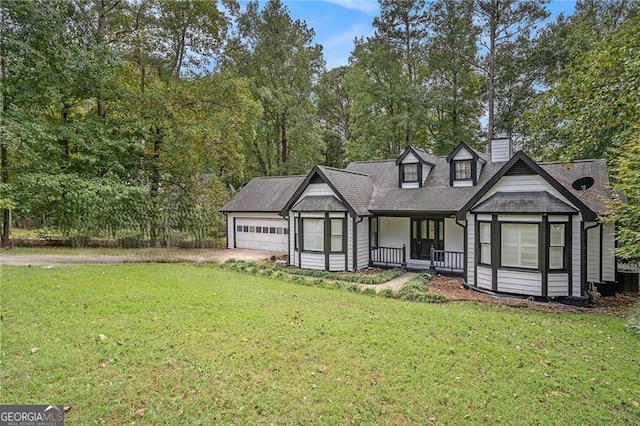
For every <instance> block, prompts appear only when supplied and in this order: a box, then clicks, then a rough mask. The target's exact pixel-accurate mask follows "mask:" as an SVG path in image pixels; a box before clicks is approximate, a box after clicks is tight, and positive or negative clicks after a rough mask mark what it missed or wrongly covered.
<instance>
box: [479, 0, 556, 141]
mask: <svg viewBox="0 0 640 426" xmlns="http://www.w3.org/2000/svg"><path fill="white" fill-rule="evenodd" d="M546 3H548V0H545V1H538V0H476V1H475V13H476V16H477V19H478V20H479V25H480V26H481V28H482V36H481V38H480V40H481V42H480V44H481V45H482V46H483V47H484V49H486V54H485V55H484V60H483V61H482V63H481V64H480V69H481V70H482V71H483V73H484V75H485V79H486V84H487V115H488V122H487V140H491V139H493V136H494V134H496V132H501V131H505V132H507V133H509V134H512V133H513V131H514V123H515V120H516V118H517V117H518V115H519V114H520V113H521V112H522V111H523V109H525V108H526V105H527V104H526V102H525V101H526V100H527V99H528V98H529V97H531V96H532V95H533V94H534V92H535V87H536V84H537V83H538V77H537V73H536V70H535V69H534V70H531V68H530V66H529V64H528V63H527V59H528V57H529V53H530V52H531V49H532V46H533V43H534V38H535V37H534V35H535V34H536V31H537V29H538V25H539V24H540V23H541V22H542V21H543V20H545V19H546V18H547V17H548V16H549V12H548V11H547V10H546V9H545V4H546Z"/></svg>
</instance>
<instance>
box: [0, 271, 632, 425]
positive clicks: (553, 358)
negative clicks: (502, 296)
mask: <svg viewBox="0 0 640 426" xmlns="http://www.w3.org/2000/svg"><path fill="white" fill-rule="evenodd" d="M1 285H2V287H1V294H0V295H1V301H0V304H1V315H2V317H1V320H0V325H1V327H2V352H1V354H0V383H1V386H2V389H1V392H0V395H1V396H0V403H1V404H26V403H38V404H50V403H63V404H65V405H67V406H68V407H69V411H68V413H67V415H66V418H67V421H68V423H69V424H95V423H99V424H124V423H131V422H137V423H148V424H159V423H160V424H179V423H182V424H217V423H238V424H254V423H301V424H313V423H326V424H337V423H338V424H344V423H347V424H350V423H386V424H403V423H405V424H406V423H417V424H429V423H432V424H456V423H460V422H465V423H475V424H487V423H490V424H495V423H509V424H513V423H527V424H530V423H539V424H547V423H559V424H569V423H571V424H605V423H606V424H625V423H626V424H638V423H640V381H639V380H638V377H640V351H639V350H638V347H639V346H640V340H639V339H638V338H637V337H635V336H633V335H631V334H629V333H627V332H625V331H624V330H623V328H622V324H623V321H622V320H621V319H619V318H615V317H610V316H602V315H584V314H580V313H565V312H551V313H549V312H537V311H533V310H529V309H527V308H526V307H510V306H504V305H487V304H476V303H473V302H465V303H447V304H442V305H440V304H439V305H435V304H422V303H413V302H405V301H401V300H396V299H388V298H383V297H368V296H366V295H362V294H357V293H350V292H347V291H334V290H330V289H327V288H316V287H310V286H301V285H298V284H295V283H290V282H282V281H281V280H278V279H276V278H269V277H263V276H257V275H255V276H254V275H246V274H239V273H237V272H234V271H230V270H224V269H222V268H220V267H219V266H210V265H200V266H198V265H184V264H173V265H169V264H149V265H119V266H115V265H114V266H54V267H52V268H43V267H30V268H29V267H7V266H3V268H2V277H1Z"/></svg>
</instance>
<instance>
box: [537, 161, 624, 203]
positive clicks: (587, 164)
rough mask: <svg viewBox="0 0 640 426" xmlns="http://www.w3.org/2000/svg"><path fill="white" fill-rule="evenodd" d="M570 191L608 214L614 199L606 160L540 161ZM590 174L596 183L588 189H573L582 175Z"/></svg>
mask: <svg viewBox="0 0 640 426" xmlns="http://www.w3.org/2000/svg"><path fill="white" fill-rule="evenodd" d="M538 164H539V165H540V167H542V168H543V169H544V170H545V171H546V172H547V173H549V174H550V175H551V176H552V177H553V178H554V179H555V180H557V181H558V182H559V183H560V184H561V185H562V186H564V187H565V188H567V190H569V192H571V193H572V194H573V195H575V196H576V197H578V198H579V199H580V201H582V202H583V203H584V204H585V205H586V206H587V207H589V208H590V209H591V210H593V211H594V212H596V213H601V214H606V213H607V212H608V211H609V206H608V202H609V201H611V199H612V193H611V187H610V186H609V172H608V170H607V162H606V160H579V161H575V162H573V163H569V164H563V163H538ZM585 176H590V177H592V178H593V180H594V181H595V183H594V184H593V186H592V187H591V188H589V189H587V190H586V191H582V190H580V189H573V187H572V186H571V184H572V183H573V182H574V181H575V180H576V179H579V178H581V177H585Z"/></svg>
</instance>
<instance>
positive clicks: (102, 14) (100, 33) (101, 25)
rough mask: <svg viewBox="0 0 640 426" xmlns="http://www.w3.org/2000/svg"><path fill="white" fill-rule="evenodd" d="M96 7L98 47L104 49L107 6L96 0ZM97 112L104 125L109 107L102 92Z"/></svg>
mask: <svg viewBox="0 0 640 426" xmlns="http://www.w3.org/2000/svg"><path fill="white" fill-rule="evenodd" d="M94 5H95V8H96V10H97V13H98V26H97V28H96V43H97V44H98V46H100V47H103V45H104V44H105V35H106V31H107V29H106V28H107V16H106V4H105V0H94ZM96 112H97V114H98V120H100V121H101V122H103V123H104V119H105V116H106V115H107V107H106V105H105V102H104V99H103V94H102V93H101V90H99V91H98V93H97V94H96Z"/></svg>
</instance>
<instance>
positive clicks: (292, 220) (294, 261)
mask: <svg viewBox="0 0 640 426" xmlns="http://www.w3.org/2000/svg"><path fill="white" fill-rule="evenodd" d="M296 231H297V225H296V217H295V216H294V215H293V213H291V215H290V216H289V265H291V266H300V265H298V254H297V252H296Z"/></svg>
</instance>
